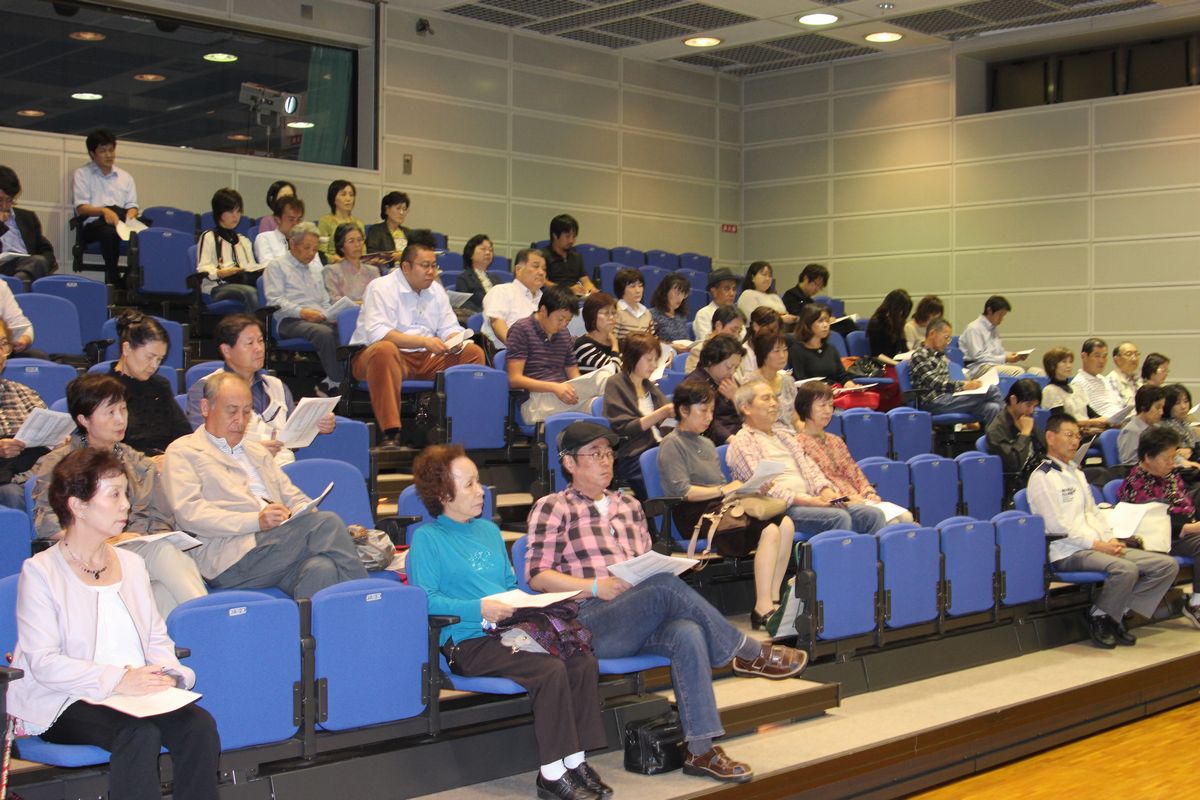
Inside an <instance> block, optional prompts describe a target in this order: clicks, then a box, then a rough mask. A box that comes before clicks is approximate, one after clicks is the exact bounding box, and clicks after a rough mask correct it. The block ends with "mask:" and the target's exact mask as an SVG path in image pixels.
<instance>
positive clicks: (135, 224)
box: [117, 217, 146, 242]
mask: <svg viewBox="0 0 1200 800" xmlns="http://www.w3.org/2000/svg"><path fill="white" fill-rule="evenodd" d="M144 230H146V226H145V224H144V223H143V222H142V221H141V220H140V219H138V218H137V217H134V218H133V219H131V220H127V221H122V222H118V223H117V236H119V237H121V241H122V242H128V241H129V234H131V233H141V232H142V231H144Z"/></svg>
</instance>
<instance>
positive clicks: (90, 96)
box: [71, 92, 104, 100]
mask: <svg viewBox="0 0 1200 800" xmlns="http://www.w3.org/2000/svg"><path fill="white" fill-rule="evenodd" d="M71 97H72V98H73V99H75V100H103V99H104V95H102V94H96V93H95V92H76V93H75V94H73V95H71Z"/></svg>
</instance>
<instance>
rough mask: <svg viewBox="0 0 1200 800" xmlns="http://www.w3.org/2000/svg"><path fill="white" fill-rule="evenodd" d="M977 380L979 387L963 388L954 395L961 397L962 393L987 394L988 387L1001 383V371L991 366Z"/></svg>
mask: <svg viewBox="0 0 1200 800" xmlns="http://www.w3.org/2000/svg"><path fill="white" fill-rule="evenodd" d="M975 380H977V381H979V388H977V389H963V390H961V391H958V392H955V393H954V396H955V397H961V396H962V395H969V394H987V390H988V389H990V388H992V387H993V386H999V385H1000V373H999V372H998V371H997V370H996V369H995V368H989V369H988V371H987V372H985V373H983V374H982V375H980V376H979V377H978V378H975Z"/></svg>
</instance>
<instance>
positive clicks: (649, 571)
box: [608, 550, 700, 586]
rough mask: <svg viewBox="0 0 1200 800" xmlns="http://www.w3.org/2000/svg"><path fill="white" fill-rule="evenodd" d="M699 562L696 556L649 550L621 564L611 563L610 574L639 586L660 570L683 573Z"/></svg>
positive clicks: (675, 573)
mask: <svg viewBox="0 0 1200 800" xmlns="http://www.w3.org/2000/svg"><path fill="white" fill-rule="evenodd" d="M699 563H700V562H699V561H697V560H696V559H694V558H674V557H672V556H664V555H663V554H662V553H656V552H655V551H653V550H647V551H646V552H645V553H642V554H641V555H640V556H638V557H637V558H631V559H629V560H628V561H622V562H621V563H620V564H610V565H609V567H608V574H609V575H614V576H616V577H618V578H620V579H621V580H623V581H625V582H626V583H629V584H630V585H632V586H637V585H638V584H639V583H641V582H642V581H644V580H646V578H649V577H651V576H652V575H657V574H659V573H660V572H668V573H670V574H672V575H682V574H683V573H685V572H687V571H688V570H689V569H691V568H692V567H694V566H696V565H697V564H699Z"/></svg>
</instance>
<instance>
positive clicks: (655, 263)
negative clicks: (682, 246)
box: [646, 250, 679, 291]
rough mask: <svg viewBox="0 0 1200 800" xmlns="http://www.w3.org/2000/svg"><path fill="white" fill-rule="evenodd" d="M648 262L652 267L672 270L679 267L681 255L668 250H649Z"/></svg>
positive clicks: (647, 254)
mask: <svg viewBox="0 0 1200 800" xmlns="http://www.w3.org/2000/svg"><path fill="white" fill-rule="evenodd" d="M646 263H647V264H649V265H650V266H652V267H658V268H659V269H665V270H666V271H667V272H672V271H673V270H677V269H679V255H678V254H677V253H668V252H667V251H666V250H647V251H646ZM647 291H649V290H647Z"/></svg>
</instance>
